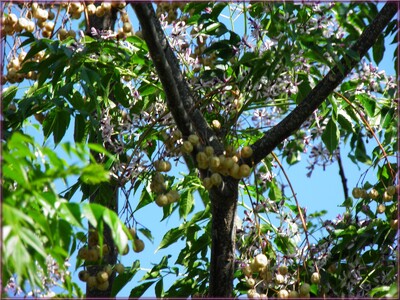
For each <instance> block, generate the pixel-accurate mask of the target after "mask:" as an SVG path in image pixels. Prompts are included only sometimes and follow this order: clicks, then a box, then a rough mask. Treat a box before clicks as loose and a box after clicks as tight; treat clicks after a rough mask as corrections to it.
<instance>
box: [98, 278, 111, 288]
mask: <svg viewBox="0 0 400 300" xmlns="http://www.w3.org/2000/svg"><path fill="white" fill-rule="evenodd" d="M109 286H110V282H109V281H108V280H107V281H104V282H103V283H100V284H98V285H97V286H96V287H97V289H98V290H99V291H106V290H107V289H108V287H109Z"/></svg>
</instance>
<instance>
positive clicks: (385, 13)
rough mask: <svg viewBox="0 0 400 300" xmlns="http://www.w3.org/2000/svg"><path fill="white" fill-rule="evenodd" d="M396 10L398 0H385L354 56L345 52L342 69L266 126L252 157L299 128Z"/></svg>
mask: <svg viewBox="0 0 400 300" xmlns="http://www.w3.org/2000/svg"><path fill="white" fill-rule="evenodd" d="M396 12H397V3H396V2H388V3H386V4H385V6H384V7H383V8H382V10H381V11H380V12H379V13H378V15H377V16H376V18H375V19H374V20H373V21H372V22H371V24H370V25H369V26H368V27H367V28H366V29H365V30H364V32H363V33H362V34H361V36H360V38H359V39H358V41H357V42H356V43H355V44H354V45H353V46H352V47H351V48H350V51H351V52H352V53H356V57H355V56H353V55H352V56H350V55H346V56H345V57H343V58H342V60H341V61H340V64H341V67H342V68H341V71H340V69H339V67H338V66H335V67H334V68H333V69H331V70H330V71H329V73H328V74H327V75H326V76H325V77H324V78H323V79H322V80H321V81H320V82H319V83H318V84H317V86H316V87H315V88H314V89H313V90H312V91H311V92H310V93H309V94H308V95H307V96H306V97H305V98H304V100H303V101H302V102H301V103H300V104H299V105H298V106H297V107H296V108H295V109H294V110H293V111H292V112H291V113H290V114H289V115H287V116H286V117H285V118H284V119H283V120H282V121H281V122H279V123H278V124H277V125H276V126H274V127H273V128H271V129H270V130H268V131H267V132H266V133H265V134H264V136H263V137H262V138H261V139H259V140H258V141H257V142H255V143H254V144H253V145H252V148H253V153H254V155H253V161H254V163H255V164H257V163H259V162H260V161H261V160H262V159H264V158H265V157H266V156H267V155H268V154H270V153H271V151H273V149H275V147H276V146H278V145H279V144H280V143H281V142H282V141H284V140H285V139H286V138H287V137H289V136H290V135H291V134H292V133H293V131H295V130H296V129H298V128H300V126H301V124H303V123H304V122H305V121H306V120H307V118H308V117H309V116H310V115H311V114H312V113H313V112H314V111H315V110H316V109H317V108H318V107H319V106H320V105H321V104H322V103H323V102H324V101H325V99H326V98H327V97H328V96H329V94H331V93H332V92H333V90H334V89H335V88H336V87H337V86H338V85H339V84H340V83H341V82H342V81H343V79H344V78H345V77H346V76H347V75H348V74H349V73H350V71H351V70H352V69H353V68H354V67H355V66H356V65H357V63H358V62H359V61H360V60H361V58H362V57H363V56H364V55H365V54H366V53H367V52H368V50H369V49H370V48H371V47H372V46H373V44H374V43H375V41H376V40H377V38H378V37H379V35H380V34H381V33H382V31H383V29H384V28H385V27H386V26H387V24H388V23H389V22H390V20H391V19H392V18H393V17H394V15H395V14H396Z"/></svg>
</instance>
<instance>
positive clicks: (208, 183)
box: [203, 177, 213, 190]
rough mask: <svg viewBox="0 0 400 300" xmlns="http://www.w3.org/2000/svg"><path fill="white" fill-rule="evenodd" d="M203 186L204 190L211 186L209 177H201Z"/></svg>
mask: <svg viewBox="0 0 400 300" xmlns="http://www.w3.org/2000/svg"><path fill="white" fill-rule="evenodd" d="M203 186H204V188H205V189H206V190H209V189H211V188H212V186H213V184H212V182H211V178H209V177H206V178H204V179H203Z"/></svg>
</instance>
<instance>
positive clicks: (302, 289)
mask: <svg viewBox="0 0 400 300" xmlns="http://www.w3.org/2000/svg"><path fill="white" fill-rule="evenodd" d="M299 292H300V296H306V295H307V294H309V293H310V285H309V284H308V283H303V284H302V285H301V286H300V290H299Z"/></svg>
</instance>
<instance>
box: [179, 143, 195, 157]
mask: <svg viewBox="0 0 400 300" xmlns="http://www.w3.org/2000/svg"><path fill="white" fill-rule="evenodd" d="M181 151H182V153H185V154H189V153H191V152H192V151H193V144H192V143H191V142H189V141H184V142H183V144H182V147H181Z"/></svg>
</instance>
